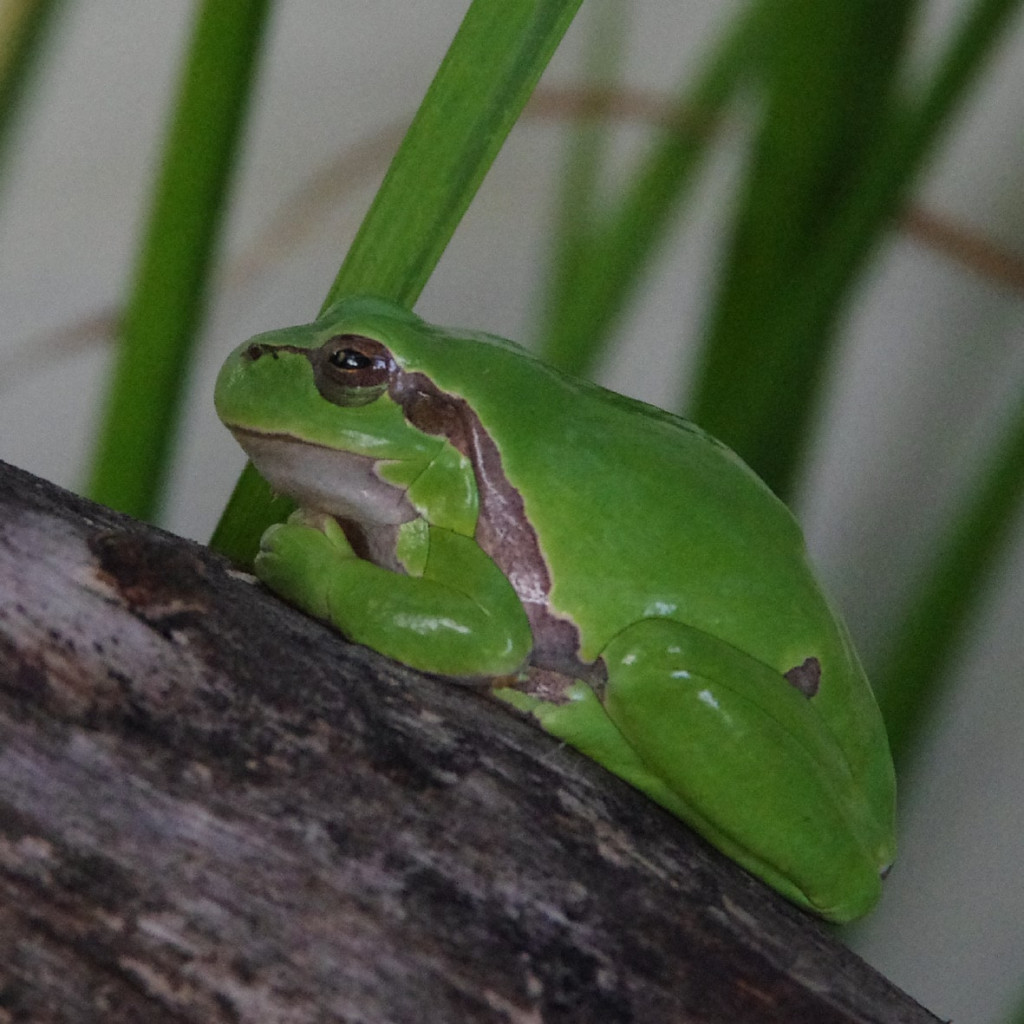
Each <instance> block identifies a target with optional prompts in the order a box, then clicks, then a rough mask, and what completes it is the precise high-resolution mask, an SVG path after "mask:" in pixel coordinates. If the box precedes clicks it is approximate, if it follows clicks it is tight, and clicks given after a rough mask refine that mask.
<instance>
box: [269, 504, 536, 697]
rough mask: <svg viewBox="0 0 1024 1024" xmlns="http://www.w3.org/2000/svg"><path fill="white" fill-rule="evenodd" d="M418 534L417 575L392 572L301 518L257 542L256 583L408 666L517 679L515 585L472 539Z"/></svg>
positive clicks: (526, 644)
mask: <svg viewBox="0 0 1024 1024" xmlns="http://www.w3.org/2000/svg"><path fill="white" fill-rule="evenodd" d="M310 524H312V525H310ZM420 533H421V536H419V539H418V540H417V544H418V545H419V547H418V548H417V550H416V560H417V562H419V563H421V564H422V570H421V571H419V572H417V573H403V572H396V571H393V570H392V569H388V568H383V567H381V566H379V565H374V564H373V563H372V562H369V561H366V560H365V559H363V558H360V557H358V556H357V555H356V553H355V552H354V551H353V549H352V546H351V545H350V544H349V542H348V540H347V539H346V537H345V534H344V532H343V531H342V529H341V527H340V526H339V525H338V523H337V522H336V521H335V520H334V519H333V518H331V517H330V516H327V517H317V516H315V515H314V516H312V517H311V516H310V514H309V513H304V514H303V515H302V516H298V517H295V516H293V517H292V519H290V520H289V521H288V522H287V523H284V524H281V525H278V526H272V527H271V528H270V529H269V530H267V532H266V533H265V534H264V535H263V539H262V541H261V542H260V554H259V555H258V556H257V558H256V562H255V570H256V575H257V576H259V578H260V579H261V580H263V582H264V583H266V584H267V586H268V587H270V588H271V590H274V591H276V592H277V593H279V594H280V595H281V596H282V597H284V598H285V599H286V600H288V601H290V602H292V603H293V604H296V605H298V606H299V607H300V608H302V609H303V610H304V611H306V612H309V613H310V614H312V615H316V616H318V617H319V618H322V619H327V620H328V621H329V622H331V623H332V624H333V625H335V626H336V627H337V628H338V629H339V630H340V631H341V632H342V633H344V634H345V636H347V637H348V638H349V639H350V640H354V641H355V642H356V643H360V644H365V645H366V646H367V647H372V648H373V649H374V650H375V651H379V652H380V653H381V654H386V655H387V656H388V657H391V658H394V659H396V660H397V661H401V662H403V663H404V664H406V665H409V666H410V667H412V668H418V669H421V670H423V671H425V672H436V673H438V674H441V675H450V676H460V677H465V678H467V679H477V678H482V677H491V676H498V675H503V674H512V673H515V672H517V671H518V670H519V668H520V667H521V666H522V665H523V663H524V662H525V661H526V658H527V656H528V655H529V652H530V647H531V644H532V637H531V634H530V625H529V622H528V621H527V618H526V613H525V612H524V611H523V607H522V605H521V604H520V602H519V598H518V597H517V596H516V593H515V591H514V590H513V589H512V586H511V584H510V583H509V582H508V580H507V579H506V578H505V576H504V575H503V574H502V573H501V571H500V570H499V569H498V567H497V566H496V565H495V564H494V562H493V561H492V560H491V559H490V558H488V556H487V555H486V554H484V552H483V551H482V550H481V549H480V547H479V546H478V545H477V544H476V542H475V541H474V540H473V539H472V538H471V537H464V536H462V535H460V534H456V533H453V532H451V531H448V530H443V529H439V528H437V527H433V526H430V527H427V526H424V529H423V530H422V531H420Z"/></svg>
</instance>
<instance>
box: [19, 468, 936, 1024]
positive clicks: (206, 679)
mask: <svg viewBox="0 0 1024 1024" xmlns="http://www.w3.org/2000/svg"><path fill="white" fill-rule="evenodd" d="M934 1020H935V1018H933V1017H932V1016H931V1015H930V1014H928V1013H927V1012H926V1011H924V1010H922V1009H921V1008H920V1007H919V1006H918V1005H917V1004H916V1003H914V1002H913V1001H912V1000H911V999H909V998H908V997H907V996H905V995H904V994H902V993H901V992H899V991H898V990H897V989H895V988H894V987H893V986H892V985H890V984H889V983H888V982H886V981H885V980H884V979H883V978H882V977H880V976H879V975H878V974H876V973H875V972H874V971H872V970H871V969H870V968H869V967H867V965H865V964H864V963H863V962H862V961H861V960H859V959H858V958H857V957H856V956H854V955H853V954H852V953H850V952H849V951H848V950H847V949H846V948H845V947H843V946H842V945H841V944H840V943H839V942H838V941H836V939H835V938H834V937H833V936H832V935H831V934H830V933H829V932H828V930H827V929H826V928H825V927H824V926H823V925H821V924H820V923H819V922H818V921H816V920H814V919H813V918H811V917H809V916H808V915H806V914H803V913H801V912H800V911H798V910H796V909H795V908H793V907H791V906H789V905H788V904H787V903H785V902H784V901H783V900H782V899H781V898H779V897H777V896H776V895H775V894H774V893H772V892H770V891H769V890H768V889H766V888H765V887H764V886H763V885H761V884H760V883H759V882H757V881H756V880H755V879H753V878H751V877H750V876H748V875H747V874H745V873H744V872H743V871H742V870H740V869H739V868H737V867H735V866H734V865H733V864H732V863H730V862H729V861H727V860H726V859H725V858H723V857H721V856H720V855H719V854H717V853H716V852H715V851H714V850H712V849H710V848H709V847H708V846H707V845H706V844H705V843H703V842H702V841H701V840H700V839H698V838H697V837H695V836H694V835H693V834H692V833H691V832H690V831H689V830H688V829H687V828H686V827H685V826H684V825H682V824H681V823H680V822H678V821H676V820H675V819H674V818H672V817H671V816H669V815H668V814H666V813H664V812H663V811H661V810H660V809H659V808H658V807H656V806H655V805H654V804H652V803H651V802H650V801H648V800H647V799H646V798H645V797H644V796H642V795H641V794H639V793H637V792H634V791H633V790H631V789H630V788H629V787H628V786H626V785H625V784H624V783H622V782H620V781H619V780H618V779H616V778H614V777H612V776H610V775H609V774H608V773H606V772H604V771H603V770H602V769H601V768H600V767H599V766H597V765H595V764H592V763H590V762H589V761H587V760H586V759H585V758H583V757H580V756H579V755H577V754H576V753H575V752H574V751H572V750H570V749H567V748H565V747H563V746H561V745H559V744H558V743H557V742H556V741H555V740H553V739H551V738H550V737H548V736H546V735H544V734H543V733H541V732H539V731H537V730H535V729H534V728H532V727H531V726H530V725H529V724H528V723H526V722H525V721H521V720H518V719H517V718H515V717H514V716H513V715H511V714H510V712H509V711H508V710H506V709H505V708H504V707H502V706H499V705H497V704H496V703H494V702H493V701H491V700H489V699H488V698H487V697H486V696H484V695H482V694H479V693H476V692H473V691H471V690H468V689H464V688H460V687H458V686H455V685H453V684H451V683H450V682H445V681H444V680H440V679H434V678H430V677H426V676H422V675H418V674H416V673H413V672H410V671H408V670H405V669H404V668H402V667H401V666H398V665H395V664H393V663H391V662H388V661H386V660H385V659H383V658H380V657H378V656H376V655H375V654H373V653H372V652H369V651H366V650H364V649H361V648H358V647H354V646H352V645H349V644H346V643H345V642H344V641H342V640H341V639H340V638H339V637H338V636H337V635H336V634H334V633H333V632H332V631H331V630H329V629H327V628H326V627H324V626H322V625H320V624H319V623H317V622H314V621H311V620H310V619H308V618H306V617H305V616H303V615H301V614H299V613H298V612H295V611H294V610H292V609H291V608H289V607H286V606H285V605H283V604H282V603H281V602H279V601H278V600H276V599H275V598H273V597H272V596H270V595H268V594H267V593H265V592H264V591H263V590H262V589H261V588H259V587H258V586H256V585H254V584H253V583H252V581H251V580H250V579H248V578H246V577H244V576H243V575H241V574H238V573H235V572H233V571H232V570H231V569H230V567H229V566H228V565H226V564H225V563H224V562H223V561H222V560H221V559H219V558H217V557H215V556H213V555H211V554H210V553H209V552H208V551H206V550H205V549H203V548H201V547H199V546H197V545H195V544H191V543H188V542H186V541H183V540H180V539H178V538H176V537H172V536H169V535H167V534H165V533H161V532H160V531H158V530H155V529H152V528H150V527H147V526H144V525H141V524H139V523H136V522H133V521H131V520H129V519H126V518H124V517H122V516H119V515H116V514H114V513H112V512H109V511H108V510H106V509H103V508H100V507H98V506H95V505H92V504H89V503H87V502H85V501H82V500H80V499H78V498H75V497H73V496H72V495H70V494H67V493H66V492H63V491H60V490H58V489H57V488H54V487H52V486H50V485H48V484H45V483H43V482H41V481H38V480H35V479H33V478H32V477H29V476H27V475H26V474H24V473H22V472H20V471H17V470H13V469H10V468H5V467H2V466H0V1021H5V1022H6V1021H32V1022H40V1024H43V1022H51V1021H61V1022H72V1021H73V1022H76V1024H78V1022H85V1021H90V1022H91V1021H96V1022H101V1021H102V1022H104V1024H113V1022H120V1021H125V1022H127V1021H131V1022H137V1021H147V1022H154V1024H158V1022H162V1021H168V1022H169V1021H178V1022H180V1021H196V1022H199V1021H202V1022H214V1021H245V1022H250V1021H251V1022H260V1024H273V1022H289V1024H295V1022H306V1021H346V1022H360V1024H363V1022H366V1024H378V1022H381V1024H383V1022H396V1024H404V1022H419V1021H424V1022H426V1021H443V1022H449V1021H451V1022H455V1021H458V1022H477V1021H479V1022H516V1024H525V1022H545V1024H549V1022H550V1024H555V1022H570V1021H579V1022H598V1021H600V1022H602V1024H618V1022H627V1021H636V1022H660V1021H678V1022H688V1021H702V1022H712V1021H723V1022H729V1024H734V1022H736V1021H742V1022H745V1024H754V1022H760V1021H790V1022H799V1021H813V1022H815V1024H830V1022H840V1021H844V1022H851V1021H857V1022H863V1021H879V1022H882V1021H885V1022H897V1021H899V1022H908V1024H909V1022H915V1024H916V1022H926V1021H934Z"/></svg>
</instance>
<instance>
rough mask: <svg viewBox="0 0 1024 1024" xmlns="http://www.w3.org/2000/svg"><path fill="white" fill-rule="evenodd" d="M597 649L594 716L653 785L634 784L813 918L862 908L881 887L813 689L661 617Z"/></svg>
mask: <svg viewBox="0 0 1024 1024" xmlns="http://www.w3.org/2000/svg"><path fill="white" fill-rule="evenodd" d="M602 656H603V658H604V661H605V663H606V665H607V668H608V683H607V686H606V688H605V692H604V694H603V696H602V699H601V704H603V708H604V711H605V712H606V713H607V716H608V718H609V720H610V722H611V723H613V724H614V726H615V727H616V730H617V731H618V732H619V733H620V734H621V735H622V737H623V738H624V739H625V741H626V743H627V745H628V747H629V749H630V750H631V751H632V752H633V755H632V756H633V757H634V758H639V759H640V760H641V761H642V762H643V765H644V768H645V770H646V772H647V773H648V774H649V775H651V776H653V777H655V778H656V779H658V780H659V784H658V787H657V788H656V789H652V788H649V787H647V786H645V785H643V781H642V778H637V779H633V778H630V781H632V782H633V783H634V785H638V786H639V788H641V789H644V790H645V791H647V792H648V793H649V795H650V796H652V797H653V798H654V799H655V800H658V801H659V802H660V803H663V804H664V805H665V806H667V807H668V808H669V809H670V810H672V811H673V812H674V813H676V814H678V815H679V816H680V817H681V818H683V819H684V820H685V821H687V822H689V823H690V824H691V825H692V826H693V827H694V828H695V829H696V830H697V831H699V832H701V833H702V834H703V835H704V836H705V837H706V838H708V839H709V840H710V841H711V842H713V843H714V844H715V845H716V846H718V847H719V848H720V849H722V850H723V851H724V852H725V853H727V854H729V855H730V856H731V857H733V858H734V859H735V860H737V861H738V862H739V863H741V864H742V865H743V866H744V867H746V868H748V870H750V871H752V872H753V873H754V874H757V875H759V876H760V877H762V878H764V879H765V880H766V881H768V882H769V883H770V884H772V885H773V886H775V887H776V888H778V889H779V890H780V891H782V892H784V893H785V894H786V895H788V896H790V898H791V899H794V900H796V901H797V902H799V903H801V904H803V905H805V906H810V907H811V908H812V909H814V910H816V911H817V912H818V913H821V914H824V915H825V916H827V917H831V918H833V919H836V920H846V919H849V918H852V917H855V916H858V915H859V914H861V913H864V912H865V911H866V910H867V909H868V907H869V906H870V905H871V904H873V903H874V901H875V899H876V898H877V895H878V892H879V889H880V882H879V878H878V865H877V863H876V861H875V858H874V857H873V856H872V854H871V853H870V850H869V847H870V845H871V843H870V837H869V834H866V833H865V827H864V820H863V819H864V812H863V808H862V805H863V796H862V794H861V793H860V791H859V788H858V786H857V784H856V780H854V779H853V778H852V777H851V774H850V771H849V767H848V765H847V762H846V759H845V757H844V755H843V752H842V750H841V748H840V746H839V745H838V743H837V742H836V740H835V738H834V736H833V735H832V733H831V732H830V731H829V729H828V728H827V726H826V725H825V723H824V721H823V720H822V718H821V717H820V716H819V715H818V713H817V711H816V709H815V707H814V703H813V698H809V697H807V696H805V695H804V694H803V693H802V692H800V690H798V689H797V688H796V687H795V686H794V685H792V684H791V682H790V681H788V680H787V679H786V677H785V676H784V675H782V674H781V673H780V672H777V671H775V670H774V669H772V668H771V667H770V666H768V665H765V664H764V663H762V662H760V661H758V660H757V659H756V658H753V657H751V656H750V655H748V654H745V653H744V652H742V651H740V650H738V649H737V648H735V647H733V646H731V645H730V644H727V643H725V642H724V641H722V640H719V639H717V638H716V637H713V636H711V635H710V634H708V633H704V632H702V631H701V630H698V629H694V628H692V627H690V626H686V625H683V624H682V623H679V622H675V621H672V620H670V619H645V620H642V621H640V622H638V623H635V624H634V625H632V626H630V627H629V628H627V629H626V630H624V631H623V632H622V633H620V634H618V636H616V637H615V638H614V639H613V640H612V641H611V642H610V643H609V644H608V646H607V647H606V649H605V650H604V652H603V655H602ZM566 738H567V739H569V740H570V742H574V741H573V740H572V738H571V737H566ZM605 763H606V764H607V762H605ZM608 767H611V768H612V769H613V770H616V769H615V768H614V766H613V765H611V764H609V765H608ZM620 774H623V775H624V776H625V777H627V778H628V777H629V776H628V775H627V773H625V772H623V773H620ZM665 789H667V790H668V791H669V792H670V795H671V801H670V800H666V799H665V798H664V795H663V792H664V790H665ZM868 833H870V829H869V830H868Z"/></svg>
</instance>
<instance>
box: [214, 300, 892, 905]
mask: <svg viewBox="0 0 1024 1024" xmlns="http://www.w3.org/2000/svg"><path fill="white" fill-rule="evenodd" d="M214 397H215V406H216V410H217V413H218V415H219V417H220V419H221V420H222V421H223V423H224V424H225V425H226V426H227V427H228V429H229V430H230V431H231V433H232V434H233V435H234V437H235V439H236V440H237V441H238V443H239V444H240V445H241V447H242V448H243V449H244V451H245V453H246V454H247V455H248V457H249V459H250V460H251V462H252V463H253V465H254V466H255V467H256V469H257V471H258V472H259V473H260V474H261V475H262V476H263V477H264V478H265V479H266V480H267V481H268V483H269V484H270V486H271V488H272V489H273V490H274V491H275V492H277V493H279V494H283V495H286V496H288V497H290V498H291V499H292V501H293V502H294V504H295V506H296V509H295V512H294V513H293V514H292V515H291V516H290V517H289V519H288V520H287V521H286V522H281V523H276V524H275V525H273V526H271V527H270V528H268V529H267V530H266V532H265V533H264V535H263V537H262V539H261V541H260V549H259V553H258V555H257V556H256V558H255V562H254V572H255V574H256V576H257V577H258V578H259V579H260V580H261V581H262V582H263V583H264V584H265V585H266V586H267V587H268V588H269V589H270V590H272V591H273V592H275V593H276V594H277V595H279V596H280V597H282V598H283V599H285V600H286V601H288V602H290V603H291V604H293V605H295V606H297V607H298V608H300V609H302V610H303V611H305V612H306V613H308V614H310V615H312V616H315V617H317V618H320V619H323V620H325V621H327V622H329V623H330V624H331V625H333V626H334V627H335V628H336V629H337V630H338V631H340V632H341V633H342V634H343V635H344V636H345V637H346V638H347V639H348V640H350V641H352V642H354V643H357V644H361V645H365V646H367V647H369V648H372V649H374V650H375V651H378V652H379V653H381V654H383V655H386V656H387V657H389V658H392V659H394V660H397V661H399V662H401V663H403V664H405V665H407V666H409V667H411V668H413V669H417V670H420V671H422V672H426V673H430V674H432V675H435V676H441V677H444V678H446V679H451V680H453V681H455V682H456V683H458V684H460V685H470V686H476V687H479V688H481V689H482V690H484V691H486V692H487V693H489V694H491V695H493V696H494V697H496V698H497V699H498V700H499V701H501V702H503V703H504V704H505V705H506V706H507V707H508V708H509V709H510V710H512V711H514V712H518V713H519V714H520V715H525V716H526V717H527V718H529V719H530V720H531V721H532V722H534V723H535V724H537V725H539V726H540V727H541V728H542V729H544V730H545V731H546V732H548V733H550V734H551V735H552V736H553V737H555V738H556V739H557V740H559V741H561V742H562V743H563V744H567V745H569V746H571V747H574V748H576V749H577V750H578V751H580V752H582V753H583V754H584V755H586V756H587V757H589V758H591V759H592V760H594V761H596V762H598V763H599V764H600V765H602V766H603V767H604V768H605V769H607V770H609V771H610V772H612V773H614V774H615V775H617V776H619V777H620V778H621V779H623V780H625V781H626V782H628V783H630V784H631V785H632V786H633V787H635V788H636V789H638V790H640V791H641V792H643V793H644V794H646V795H647V796H648V797H650V798H651V799H653V800H654V801H655V802H656V803H657V804H659V805H661V807H662V808H664V809H665V810H667V811H668V812H670V814H672V815H674V816H675V817H677V818H679V819H681V820H682V821H683V822H685V823H686V824H687V825H689V826H690V827H691V828H692V829H694V830H695V831H696V832H697V833H699V834H700V835H701V836H703V837H704V839H706V840H707V841H708V842H709V843H711V845H713V846H715V847H717V848H718V849H719V850H720V851H721V852H722V853H724V854H726V855H727V856H728V857H730V858H732V859H733V860H734V861H735V862H737V863H738V864H739V865H740V866H741V867H743V868H744V869H746V870H747V871H748V872H749V873H750V874H752V875H754V876H756V877H757V878H759V879H760V880H762V881H763V882H765V883H767V884H768V885H769V886H771V887H772V888H774V889H775V890H776V891H778V892H779V893H781V894H782V895H783V896H784V897H786V898H787V899H788V900H790V901H791V902H792V903H794V904H796V905H797V906H799V907H802V908H804V909H805V910H808V911H810V912H812V913H814V914H816V915H818V916H820V917H822V918H825V919H826V920H829V921H834V922H845V921H850V920H853V919H855V918H857V917H860V916H862V915H863V914H865V913H867V912H868V911H869V910H870V909H871V908H872V907H873V906H874V905H875V903H876V902H877V900H878V898H879V895H880V892H881V879H882V878H883V876H884V875H885V873H886V871H887V870H888V868H889V865H890V864H891V862H892V859H893V856H894V852H895V839H894V835H895V782H894V772H893V764H892V758H891V755H890V751H889V746H888V742H887V739H886V733H885V728H884V725H883V722H882V719H881V716H880V713H879V710H878V706H877V704H876V702H875V699H874V696H873V693H872V690H871V687H870V685H869V683H868V680H867V678H866V676H865V674H864V671H863V669H862V667H861V664H860V662H859V660H858V657H857V654H856V652H855V650H854V647H853V644H852V641H851V639H850V635H849V632H848V630H847V628H846V626H845V625H844V623H843V621H842V619H841V617H840V616H839V615H838V613H837V612H836V610H835V609H834V608H833V606H832V604H831V603H830V601H829V599H828V598H827V596H826V595H825V593H824V590H823V588H822V586H821V584H820V583H819V582H818V579H817V576H816V574H815V571H814V569H813V567H812V565H811V562H810V559H809V555H808V552H807V546H806V543H805V541H804V537H803V534H802V531H801V529H800V527H799V525H798V524H797V521H796V519H795V518H794V516H793V515H792V513H791V512H790V511H789V510H788V508H787V507H786V506H785V504H783V502H782V501H781V500H779V498H777V497H776V496H775V495H774V494H773V492H772V491H771V490H770V489H769V488H768V487H767V485H765V484H764V483H763V482H762V481H761V479H760V478H759V477H758V476H757V475H756V474H755V473H754V472H753V471H752V470H751V469H750V468H749V467H748V466H747V465H746V464H745V463H744V462H743V461H742V460H741V459H740V458H739V457H738V456H737V455H736V454H735V453H734V452H733V451H731V450H730V449H729V448H728V447H727V446H726V445H724V444H723V443H721V442H719V441H717V440H715V439H714V438H713V437H711V436H710V435H708V434H707V433H705V432H704V431H703V430H701V429H700V428H699V427H698V426H696V425H694V424H693V423H691V422H689V421H687V420H685V419H683V418H681V417H679V416H676V415H673V414H671V413H669V412H666V411H663V410H661V409H658V408H656V407H654V406H652V405H648V404H646V403H644V402H641V401H638V400H636V399H633V398H629V397H626V396H624V395H621V394H618V393H616V392H613V391H610V390H607V389H604V388H602V387H600V386H598V385H596V384H593V383H590V382H588V381H584V380H581V379H577V378H574V377H572V376H570V375H567V374H565V373H563V372H560V371H559V370H556V369H555V368H553V367H551V366H550V365H548V364H546V363H545V362H543V361H542V360H541V359H539V358H538V357H536V356H535V355H533V354H532V353H531V352H530V351H528V350H527V349H526V348H524V347H522V346H520V345H518V344H516V343H514V342H512V341H508V340H505V339H503V338H500V337H497V336H496V335H490V334H486V333H481V332H475V331H464V330H456V329H451V328H445V327H438V326H434V325H432V324H429V323H427V322H426V321H425V320H423V319H422V318H421V317H419V316H417V315H416V314H415V313H413V312H411V311H409V310H407V309H405V308H404V307H401V306H399V305H397V304H395V303H393V302H390V301H388V300H385V299H382V298H377V297H374V296H366V295H357V296H350V297H346V298H343V299H341V300H339V301H337V302H336V303H334V304H333V305H331V306H330V307H329V308H328V309H326V310H325V312H324V313H323V314H322V315H321V316H320V317H319V318H318V319H317V320H315V321H313V322H312V323H308V324H304V325H300V326H292V327H285V328H281V329H276V330H271V331H267V332H264V333H261V334H258V335H256V336H255V337H253V338H251V339H249V340H247V341H245V342H243V343H242V344H241V345H239V346H238V347H237V348H236V349H235V350H234V351H233V352H232V353H231V354H230V355H229V356H228V358H227V360H226V361H225V363H224V365H223V367H222V369H221V371H220V373H219V376H218V378H217V382H216V386H215V395H214Z"/></svg>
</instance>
